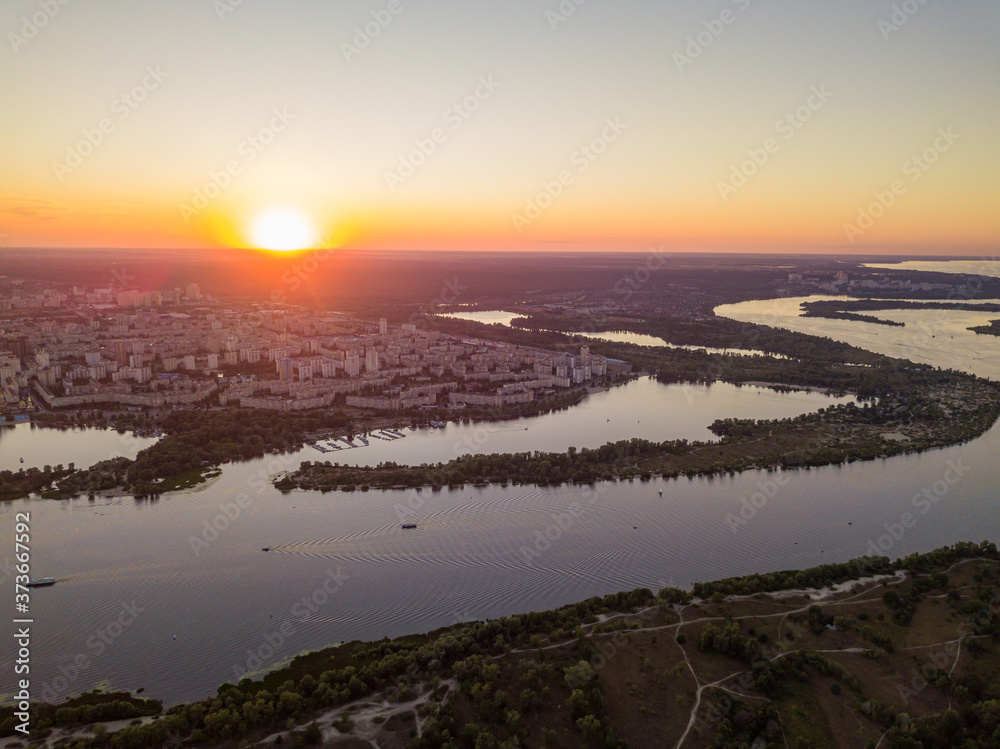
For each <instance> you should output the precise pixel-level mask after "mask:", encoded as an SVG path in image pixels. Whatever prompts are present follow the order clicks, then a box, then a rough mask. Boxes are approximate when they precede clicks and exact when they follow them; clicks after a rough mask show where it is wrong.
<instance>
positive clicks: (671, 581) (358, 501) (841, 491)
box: [0, 300, 1000, 703]
mask: <svg viewBox="0 0 1000 749" xmlns="http://www.w3.org/2000/svg"><path fill="white" fill-rule="evenodd" d="M786 301H787V300H786ZM782 305H784V306H781V307H780V309H779V308H778V307H776V306H775V303H773V302H763V303H760V302H748V303H746V304H743V305H734V306H732V307H727V308H725V309H722V310H720V314H725V315H727V316H730V317H734V318H736V319H740V320H744V321H746V322H748V323H753V322H759V321H764V322H767V323H768V324H773V325H780V326H783V327H789V328H793V329H803V330H805V331H806V332H817V330H818V329H819V328H822V330H824V331H825V332H824V334H825V335H831V336H833V337H836V338H840V339H842V340H846V341H850V342H851V343H854V344H856V345H859V346H863V347H865V348H869V349H871V350H876V351H881V352H883V353H895V355H902V352H904V351H907V352H912V353H913V355H914V357H915V358H917V359H918V360H921V361H928V362H930V363H932V364H936V365H941V366H951V367H957V368H961V369H964V370H967V371H974V372H976V373H977V374H981V375H984V376H990V377H993V378H996V377H997V376H998V375H1000V339H997V338H994V337H989V336H975V335H974V334H971V333H968V332H967V331H965V332H963V326H966V324H967V323H968V322H969V319H970V318H969V317H968V315H969V314H970V313H957V312H956V313H952V312H945V313H937V312H928V313H924V314H921V313H920V312H913V313H909V312H908V313H895V312H892V313H879V315H880V316H881V315H885V316H890V315H891V316H892V317H893V319H897V318H898V319H903V316H904V315H905V316H909V315H913V316H914V317H913V320H912V322H913V325H908V326H907V327H906V328H889V327H885V326H876V325H870V324H863V323H855V322H849V321H821V320H800V319H799V318H798V317H797V305H796V303H795V302H794V301H793V302H792V303H791V304H790V305H787V304H785V302H782ZM765 318H766V319H765ZM907 320H909V318H908V317H907ZM921 325H924V326H931V329H932V330H933V332H932V333H929V334H927V335H924V334H923V333H921V329H920V326H921ZM952 336H954V337H952ZM664 388H666V386H661V385H657V384H656V383H652V382H650V381H648V380H639V381H637V382H634V383H632V384H630V385H629V386H628V387H627V388H621V389H617V390H612V391H610V392H608V393H598V394H595V395H593V396H591V399H588V401H587V402H585V404H584V405H583V406H581V407H579V410H577V409H573V410H571V411H567V412H561V413H558V414H550V415H548V416H544V417H538V420H532V419H528V420H524V421H523V422H515V423H513V424H508V425H504V426H502V427H501V429H508V428H509V429H512V430H513V429H517V428H519V427H520V428H522V429H523V427H524V426H528V431H527V432H522V434H520V435H517V433H516V432H515V431H511V432H506V431H499V432H496V433H489V434H486V435H485V436H484V433H483V432H479V433H478V434H479V436H480V437H482V438H484V439H485V440H486V441H485V443H484V444H483V445H479V446H478V448H477V449H478V450H479V451H486V452H493V451H496V450H500V449H503V450H507V449H511V447H510V446H511V445H517V446H520V447H517V448H515V449H543V448H544V449H558V450H562V449H564V448H565V447H566V446H568V445H576V446H584V445H587V444H591V445H596V444H601V443H602V442H605V441H607V440H608V439H617V438H619V437H621V436H632V435H634V434H639V433H640V432H638V430H639V429H643V430H645V429H646V428H647V426H648V428H650V429H651V431H650V432H646V433H645V434H647V435H654V434H655V435H658V437H657V438H661V439H666V438H668V436H670V435H681V436H686V437H688V438H696V437H697V436H698V435H701V436H702V437H704V436H705V426H707V424H708V423H710V422H711V421H712V419H713V418H718V417H721V416H737V415H746V414H749V413H757V414H758V415H759V416H764V415H767V414H776V413H778V410H780V409H785V410H786V412H787V413H788V414H789V415H791V414H792V413H795V412H802V411H803V410H810V409H813V408H817V407H819V406H820V405H823V404H824V403H829V402H830V401H829V399H826V398H825V396H820V395H818V394H804V393H799V394H789V395H788V396H785V395H779V394H777V393H773V392H771V391H759V390H757V389H755V388H742V389H737V388H732V387H730V386H721V385H714V386H712V387H711V388H708V389H701V390H691V389H688V390H685V389H684V388H683V387H681V386H674V389H673V390H671V389H670V388H666V389H664ZM601 398H603V399H604V400H603V401H601V400H599V399H601ZM656 399H659V400H658V401H657V400H656ZM801 399H804V400H801ZM602 402H603V404H604V407H603V408H602V407H601V403H602ZM595 404H597V405H596V406H595ZM758 404H760V405H758ZM587 409H596V413H597V415H595V414H590V415H589V416H588V415H586V414H587ZM755 409H756V410H755ZM633 417H634V419H633ZM601 418H603V419H604V426H603V427H602V426H601ZM560 419H561V420H562V421H560ZM607 419H610V421H607ZM546 420H548V421H546ZM619 421H620V422H621V425H619V424H618V422H619ZM633 421H635V422H636V423H635V425H634V429H633V424H632V422H633ZM647 421H649V422H653V423H655V424H656V428H655V430H654V429H652V426H653V425H652V424H650V425H647V423H646V422H647ZM545 423H548V424H552V423H559V424H561V426H560V427H559V428H558V429H556V428H554V427H551V428H550V427H548V426H544V424H545ZM626 425H627V428H626ZM619 426H621V427H622V429H623V431H622V432H617V431H615V430H617V429H618V428H619ZM458 429H467V430H470V431H468V432H459V431H453V432H452V433H449V430H458ZM475 429H476V427H470V426H468V425H466V426H465V427H456V426H451V427H449V430H440V431H439V432H437V433H436V434H423V435H422V434H421V433H412V432H409V431H408V430H407V432H406V434H407V435H408V436H407V437H406V438H405V439H403V440H398V441H397V442H394V443H386V445H385V446H384V447H385V449H386V450H387V452H386V453H385V455H389V454H390V452H391V451H393V450H395V451H396V452H395V454H396V455H398V457H399V462H406V461H416V460H420V461H422V460H424V459H426V460H442V461H444V460H448V459H450V458H451V457H453V456H454V454H455V452H456V449H458V450H459V451H461V449H460V448H456V444H458V445H461V444H462V443H463V442H464V440H465V438H466V437H470V438H471V440H472V443H473V444H476V434H477V433H476V431H475ZM547 429H551V430H552V431H550V432H546V431H545V430H547ZM533 432H534V433H535V434H532V433H533ZM15 434H19V432H15ZM505 435H506V436H505ZM542 435H547V436H542ZM535 439H537V442H532V441H530V440H535ZM4 440H6V441H5V442H4V443H3V450H4V457H5V458H6V456H7V454H8V453H7V451H8V450H9V449H12V448H13V449H14V451H15V452H14V454H15V455H16V453H17V448H18V446H17V445H16V443H12V441H11V439H10V437H9V436H5V437H4ZM526 440H528V441H526ZM501 445H503V447H500V446H501ZM998 448H1000V428H998V427H994V428H993V429H992V430H991V431H990V432H989V433H988V434H987V435H985V436H984V437H982V438H980V439H979V440H976V441H974V442H971V443H969V444H966V445H962V446H956V447H952V448H948V449H944V450H937V451H932V452H927V453H923V454H920V455H910V456H901V457H896V458H892V459H888V460H880V461H873V462H866V463H854V464H850V465H845V466H836V467H826V468H821V469H813V470H804V471H792V472H774V473H766V472H748V473H744V474H741V475H737V476H732V477H722V478H696V479H686V478H685V479H679V480H668V481H661V480H653V481H650V482H645V483H643V482H641V481H638V480H636V481H634V482H628V481H626V482H612V483H603V484H598V485H596V486H595V487H576V486H561V487H555V488H538V487H514V486H512V487H498V486H494V487H488V488H481V489H476V488H471V487H466V488H464V489H461V490H459V489H456V490H448V489H443V490H441V491H438V492H434V491H430V490H424V491H416V490H408V491H386V492H353V493H346V492H331V493H329V494H325V495H324V494H321V493H319V492H295V493H291V494H288V495H282V494H280V493H279V492H276V491H274V490H273V489H272V488H271V487H270V485H269V483H268V482H267V479H268V477H269V476H271V475H274V474H277V473H279V472H280V471H283V470H289V469H292V468H294V467H295V466H296V465H297V464H298V462H299V461H300V460H301V459H303V458H305V459H311V460H315V459H332V460H340V461H342V462H346V461H347V454H352V458H351V459H352V460H357V461H359V462H365V461H370V460H373V459H374V458H375V457H378V456H377V451H378V450H379V449H382V448H380V447H377V446H375V445H374V444H373V445H372V447H369V448H359V449H356V450H350V451H342V452H340V453H338V454H336V455H327V456H320V454H319V453H317V452H315V451H314V450H310V449H309V448H306V449H305V450H304V451H300V453H298V454H297V455H294V456H268V457H267V458H263V459H261V460H257V461H252V462H248V463H242V464H234V465H227V466H225V468H224V470H223V472H222V475H221V476H219V477H218V478H217V479H214V480H213V481H212V482H211V483H209V484H208V485H206V486H203V487H200V488H198V489H196V490H190V491H185V492H180V493H175V494H171V495H166V496H164V497H162V498H161V499H159V500H158V501H137V500H134V499H132V498H116V499H100V500H96V501H88V500H86V499H81V500H72V501H65V502H44V501H34V502H29V501H18V502H13V503H7V504H5V505H3V506H2V507H0V526H2V533H0V537H3V538H8V539H9V538H11V537H12V536H11V532H12V526H13V523H14V514H15V513H17V512H25V511H30V512H31V523H32V549H33V568H32V571H33V574H34V575H54V576H56V577H58V578H60V582H59V583H58V584H57V585H55V586H53V587H51V588H43V589H37V590H35V591H34V592H33V594H32V610H31V613H32V616H33V617H34V619H35V624H34V629H33V634H34V639H33V643H32V645H33V659H34V660H33V674H34V678H35V681H34V686H33V689H34V690H35V696H36V698H40V699H45V698H49V699H53V698H55V699H59V698H62V697H64V696H66V695H68V694H71V693H76V692H80V691H83V690H86V689H90V688H92V687H94V686H96V685H104V686H113V687H116V688H122V689H136V688H138V687H145V688H146V694H147V695H150V696H155V697H160V698H163V699H165V700H166V702H168V703H174V702H178V701H182V700H186V699H191V698H196V697H200V696H204V695H206V694H208V693H210V692H211V693H214V691H215V689H216V687H217V686H218V685H219V684H220V683H222V682H224V681H227V680H232V679H234V678H237V677H238V676H240V675H243V674H244V673H252V672H255V671H257V670H259V669H261V668H267V667H272V666H274V665H276V664H277V663H278V662H280V661H282V660H286V659H287V658H289V657H291V656H293V655H294V654H296V653H298V652H301V651H303V650H308V649H315V648H318V647H322V646H324V645H328V644H331V643H336V642H340V641H346V640H352V639H359V638H360V639H371V638H379V637H382V636H390V637H391V636H395V635H402V634H405V633H410V632H421V631H427V630H430V629H433V628H435V627H439V626H443V625H448V624H451V623H454V622H456V621H464V620H471V619H484V618H488V617H497V616H502V615H506V614H513V613H518V612H524V611H530V610H540V609H547V608H551V607H554V606H558V605H561V604H566V603H570V602H573V601H577V600H580V599H583V598H586V597H589V596H592V595H597V594H605V593H610V592H613V591H617V590H623V589H628V588H634V587H637V586H649V587H651V588H656V587H659V586H663V585H680V586H686V585H690V584H691V583H692V582H695V581H699V580H712V579H716V578H719V577H723V576H730V575H741V574H747V573H750V572H766V571H772V570H777V569H788V568H801V567H808V566H811V565H815V564H820V563H825V562H837V561H845V560H847V559H850V558H852V557H856V556H858V555H861V554H865V553H868V552H870V551H871V550H872V548H873V546H872V545H873V544H876V545H877V546H876V547H875V548H878V549H879V550H881V551H884V552H885V553H888V554H889V555H891V556H897V555H902V554H906V553H909V552H912V551H926V550H929V549H932V548H935V547H937V546H941V545H943V544H949V543H953V542H955V541H959V540H972V541H980V540H983V539H991V540H998V538H1000V511H998V489H997V487H998V486H1000V461H997V460H996V454H997V450H998ZM367 451H371V452H370V453H368V455H369V456H370V457H365V454H366V452H367ZM425 456H426V457H425ZM379 459H386V458H384V457H379ZM391 459H396V458H391ZM46 462H50V463H55V462H69V459H68V458H61V459H56V458H55V457H52V458H51V459H49V460H46ZM946 477H947V478H949V479H954V481H952V483H947V481H946ZM926 492H930V496H932V497H933V498H934V501H933V502H931V501H930V500H923V501H921V497H926V496H928V495H927V494H926ZM751 499H753V501H754V503H755V504H756V505H757V507H756V508H754V507H753V505H752V504H751ZM762 500H763V501H762ZM924 507H926V510H925V511H922V509H921V508H924ZM907 512H909V513H911V514H913V515H914V516H915V517H916V520H917V522H916V524H915V525H914V526H913V527H912V528H909V529H906V530H905V532H904V533H903V534H901V535H899V534H897V535H898V536H899V537H897V538H894V537H892V536H891V535H890V531H892V530H893V529H894V528H895V527H896V525H897V524H898V522H899V519H900V517H901V516H902V514H903V513H907ZM409 520H412V521H414V522H417V523H418V526H419V527H418V528H417V529H416V530H402V529H401V528H400V527H399V526H400V523H401V522H402V521H409ZM263 547H269V548H271V549H272V550H271V551H270V552H264V551H262V548H263ZM0 560H2V561H3V562H4V563H5V565H6V564H8V563H9V562H10V561H11V558H10V554H9V552H8V551H7V550H3V551H2V552H0ZM10 574H11V572H10V569H9V566H4V567H3V572H0V576H5V577H6V578H7V579H9V578H10ZM329 591H333V592H329ZM123 606H132V607H134V611H135V612H136V613H135V615H134V616H129V615H124V616H122V612H123ZM122 621H127V622H128V624H127V626H122V624H121V622H122ZM282 623H285V624H286V625H287V626H286V632H287V631H288V626H290V627H291V629H292V633H291V634H290V635H289V636H282V635H280V634H279V630H280V628H281V625H282ZM10 653H11V649H10V648H4V649H3V651H2V653H0V657H2V658H3V659H4V662H3V663H0V674H2V676H0V679H2V681H0V691H3V692H8V693H9V692H10V691H11V687H12V683H11V681H10V679H11V674H12V673H13V671H12V667H11V663H10V662H9V658H10V657H11V656H10Z"/></svg>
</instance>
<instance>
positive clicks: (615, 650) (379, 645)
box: [0, 542, 1000, 749]
mask: <svg viewBox="0 0 1000 749" xmlns="http://www.w3.org/2000/svg"><path fill="white" fill-rule="evenodd" d="M998 576H1000V553H998V551H997V547H996V545H995V544H994V543H988V542H983V543H982V544H972V543H961V544H956V545H954V546H951V547H945V548H942V549H938V550H936V551H933V552H930V553H927V554H914V555H911V556H909V557H906V558H904V559H900V560H897V561H896V562H890V560H889V559H888V558H886V557H862V558H860V559H855V560H853V561H851V562H848V563H845V564H830V565H823V566H821V567H816V568H811V569H807V570H790V571H785V572H780V573H773V574H770V575H750V576H747V577H741V578H732V579H727V580H719V581H717V582H714V583H704V584H700V585H696V586H695V588H694V589H693V591H692V592H688V591H685V590H680V589H677V588H672V587H667V588H663V589H661V590H659V591H658V592H655V593H654V592H653V591H651V590H647V589H638V590H633V591H631V592H623V593H617V594H612V595H608V596H604V597H603V598H596V597H595V598H591V599H588V600H586V601H582V602H579V603H576V604H573V605H570V606H565V607H562V608H559V609H556V610H551V611H544V612H536V613H530V614H522V615H516V616H511V617H505V618H502V619H497V620H492V621H487V622H471V623H467V624H457V625H455V626H451V627H447V628H445V629H442V630H438V631H435V632H431V633H429V634H426V635H414V636H407V637H401V638H397V639H394V640H380V641H378V642H352V643H347V644H345V645H341V646H337V647H334V648H328V649H325V650H319V651H315V652H311V653H308V654H304V655H301V656H299V657H297V658H295V659H294V660H293V661H292V663H291V664H290V665H288V666H287V667H285V668H283V669H280V670H277V671H274V672H271V673H269V674H267V675H265V676H264V677H263V678H261V679H259V680H253V679H250V678H246V679H243V680H241V681H240V682H239V683H238V684H224V685H223V686H221V687H220V688H219V690H218V694H217V695H216V696H213V697H209V698H206V699H204V700H200V701H197V702H192V703H188V704H184V705H177V706H175V707H172V708H170V709H168V710H167V711H166V712H165V713H162V714H160V715H158V716H156V717H154V718H152V719H148V718H136V719H135V720H134V721H133V725H130V726H122V725H121V724H120V723H119V724H115V725H114V727H115V728H117V729H118V730H117V731H115V734H114V736H113V737H109V736H108V735H106V732H105V730H103V729H99V728H95V727H92V726H88V724H87V723H86V721H85V718H84V716H83V715H81V713H80V711H79V709H75V710H67V711H60V710H55V709H53V708H51V707H49V706H44V705H35V706H34V707H33V711H32V712H33V721H32V725H33V728H34V731H33V734H32V737H31V738H32V740H33V741H35V742H39V743H38V744H37V745H39V746H46V747H48V746H52V743H51V742H52V741H53V740H55V738H57V737H63V738H65V737H67V736H70V737H71V738H70V743H68V744H64V745H66V746H69V747H71V749H99V748H103V747H106V746H109V745H111V746H118V747H133V746H134V747H143V749H160V748H162V747H165V746H179V745H182V744H183V745H185V746H192V747H217V746H218V747H221V746H232V745H234V742H237V741H243V742H245V743H246V744H247V745H254V744H258V743H259V742H262V741H266V742H268V744H276V743H279V739H280V743H286V742H287V743H288V744H289V745H290V746H299V745H302V744H314V743H315V744H318V743H320V742H324V741H325V742H330V743H329V744H328V745H331V746H343V747H347V746H351V747H359V748H361V747H368V748H370V747H374V746H400V747H402V746H409V747H414V749H423V748H424V747H426V748H428V749H430V748H431V747H443V746H448V745H450V742H451V740H452V738H453V737H461V738H460V740H461V741H462V742H463V743H465V742H468V743H470V744H471V745H475V746H481V745H486V744H488V745H490V746H497V745H499V744H500V742H511V741H514V740H516V741H517V742H518V743H519V744H521V743H522V742H524V741H525V740H528V739H529V738H531V737H535V738H542V739H544V741H545V743H546V744H548V745H555V746H574V745H581V746H589V745H591V743H594V742H597V743H599V744H601V745H604V746H621V747H624V746H626V745H628V746H651V745H654V743H660V744H666V745H679V744H683V743H684V742H685V740H686V739H688V738H691V737H692V734H694V735H696V736H697V737H698V744H699V745H706V746H707V745H712V744H713V742H716V744H715V745H726V746H732V745H739V744H743V743H746V744H747V745H750V744H753V743H758V744H761V745H771V744H774V745H779V746H780V745H784V744H785V743H786V742H788V744H789V745H792V746H802V745H806V744H807V743H808V744H809V745H815V746H825V745H828V746H842V745H848V743H849V742H851V741H864V742H866V744H867V745H871V746H874V745H875V744H877V743H878V742H879V741H880V740H888V741H889V742H890V744H889V745H890V746H891V745H893V744H892V743H891V742H893V741H894V740H895V739H896V738H903V737H910V738H914V739H915V740H923V741H930V740H932V737H933V736H935V735H938V734H939V733H940V732H941V731H944V730H946V729H947V732H948V735H949V737H950V738H949V741H952V743H953V744H955V745H958V744H961V743H962V742H966V743H967V744H968V745H976V746H986V745H989V742H990V741H991V740H992V738H993V737H995V732H996V731H997V730H998V729H1000V723H997V721H996V711H995V702H991V700H990V695H992V694H994V693H996V690H997V689H1000V668H998V665H997V664H998V663H1000V646H998V635H1000V616H998V612H1000V601H998V599H997V594H996V581H997V579H998ZM108 700H109V701H110V700H116V703H117V704H118V705H119V707H117V708H110V707H100V706H99V705H100V699H99V697H98V696H94V695H91V696H90V697H88V700H87V702H88V704H89V706H90V707H89V709H90V710H91V711H108V712H109V714H124V711H127V710H135V709H137V708H138V709H139V710H140V712H139V714H142V713H143V712H145V711H146V710H147V709H148V706H149V703H145V704H142V705H138V706H135V707H132V706H129V705H126V704H125V702H124V701H122V700H121V698H120V697H119V696H117V695H112V696H109V697H108ZM119 711H120V712H119ZM903 713H905V714H906V716H907V717H906V718H905V719H902V718H901V716H902V715H903ZM13 727H14V719H13V716H12V714H11V711H10V708H7V709H5V711H4V712H3V713H0V735H6V736H11V735H12V733H13ZM70 729H71V730H70ZM16 741H18V738H17V737H12V738H8V739H6V740H4V741H3V742H2V743H0V747H12V746H14V745H15V743H14V742H16ZM845 742H846V743H845Z"/></svg>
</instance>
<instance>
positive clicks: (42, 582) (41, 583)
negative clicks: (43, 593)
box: [28, 577, 56, 588]
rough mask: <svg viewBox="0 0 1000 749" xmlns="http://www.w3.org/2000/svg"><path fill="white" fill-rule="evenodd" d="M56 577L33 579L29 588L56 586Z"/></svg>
mask: <svg viewBox="0 0 1000 749" xmlns="http://www.w3.org/2000/svg"><path fill="white" fill-rule="evenodd" d="M55 584H56V579H55V578H54V577H33V578H31V579H30V580H29V581H28V587H29V588H44V587H45V586H46V585H55Z"/></svg>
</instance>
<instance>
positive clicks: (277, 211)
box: [252, 208, 316, 252]
mask: <svg viewBox="0 0 1000 749" xmlns="http://www.w3.org/2000/svg"><path fill="white" fill-rule="evenodd" d="M252 235H253V241H254V244H256V245H257V246H258V247H260V248H261V249H264V250H279V251H283V252H289V251H295V250H306V249H309V248H310V247H312V246H313V245H314V244H315V243H316V230H315V229H314V228H313V226H312V224H311V223H310V222H309V219H307V218H306V217H305V216H303V215H302V214H301V213H299V212H298V211H295V210H292V209H290V208H272V209H270V210H268V211H265V212H264V213H262V214H260V215H259V216H257V218H256V219H254V222H253V230H252Z"/></svg>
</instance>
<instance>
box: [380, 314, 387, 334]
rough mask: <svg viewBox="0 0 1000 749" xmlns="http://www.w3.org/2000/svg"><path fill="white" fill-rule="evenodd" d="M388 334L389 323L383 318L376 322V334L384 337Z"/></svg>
mask: <svg viewBox="0 0 1000 749" xmlns="http://www.w3.org/2000/svg"><path fill="white" fill-rule="evenodd" d="M388 332H389V321H388V320H386V319H385V318H384V317H383V318H381V319H380V320H379V321H378V334H379V335H386V334H387V333H388Z"/></svg>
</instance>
